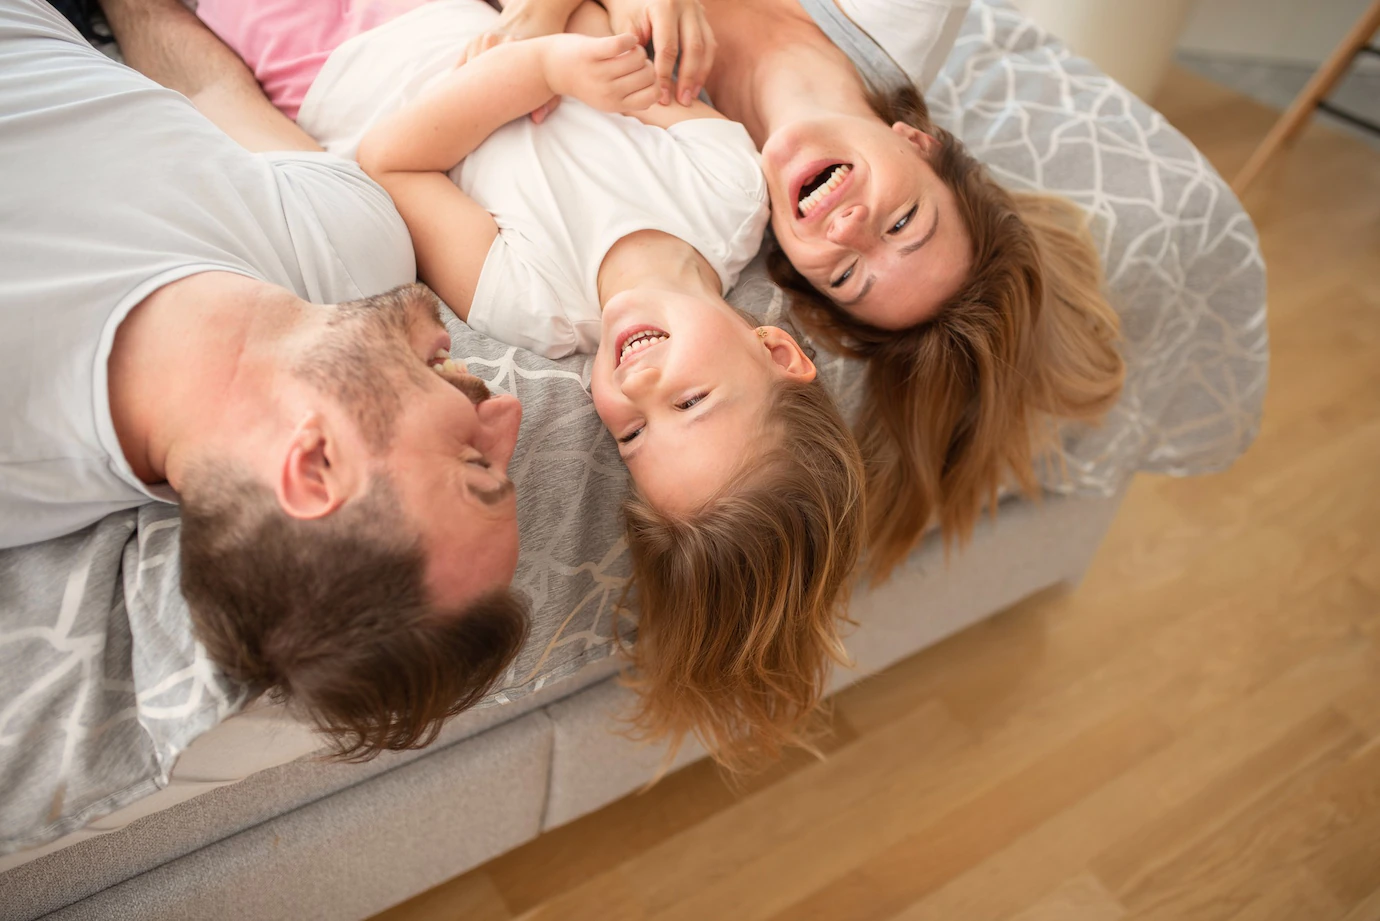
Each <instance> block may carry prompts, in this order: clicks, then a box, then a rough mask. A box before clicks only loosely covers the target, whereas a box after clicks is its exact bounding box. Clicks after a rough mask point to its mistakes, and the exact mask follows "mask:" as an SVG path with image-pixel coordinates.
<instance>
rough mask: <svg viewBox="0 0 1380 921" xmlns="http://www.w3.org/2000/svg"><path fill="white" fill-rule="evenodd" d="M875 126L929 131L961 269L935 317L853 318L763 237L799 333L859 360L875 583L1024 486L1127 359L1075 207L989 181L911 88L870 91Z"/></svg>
mask: <svg viewBox="0 0 1380 921" xmlns="http://www.w3.org/2000/svg"><path fill="white" fill-rule="evenodd" d="M873 107H874V109H876V111H877V114H878V115H879V116H880V117H881V118H882V119H883V120H884V121H886V122H887V123H888V124H891V123H894V122H897V121H903V122H906V123H907V124H910V125H913V126H914V127H916V128H919V129H920V130H921V131H924V132H926V133H927V134H930V135H931V136H933V137H934V138H936V139H937V140H938V141H939V145H938V149H937V151H936V153H935V154H934V155H933V156H932V157H931V165H932V166H933V167H934V169H935V171H936V173H937V174H938V175H939V177H940V179H941V180H942V181H943V182H944V183H945V184H946V185H947V186H949V188H951V189H953V191H954V194H955V197H956V200H957V202H958V210H959V213H960V215H961V217H962V219H963V221H964V224H965V226H966V227H967V230H968V234H969V237H970V238H971V240H972V248H973V267H972V270H971V272H970V274H969V277H968V279H967V281H966V282H965V283H964V285H963V287H962V288H961V289H960V290H959V291H958V293H957V294H955V295H954V296H953V297H952V298H950V299H949V300H948V301H947V302H946V303H945V304H944V305H943V306H942V307H941V308H940V310H939V311H938V313H937V314H936V315H935V317H934V318H933V319H931V320H928V321H926V322H924V323H921V324H918V325H916V326H914V327H911V328H910V329H905V330H900V331H895V330H884V329H879V328H877V327H874V326H871V325H869V324H866V323H863V322H861V321H859V320H857V319H856V318H854V317H852V316H850V315H849V314H848V313H846V312H845V311H844V310H843V309H842V308H840V307H839V306H837V305H836V304H834V303H833V302H832V301H830V300H829V299H828V298H826V297H824V296H823V295H821V294H820V293H819V292H818V291H817V290H816V289H815V288H814V287H813V286H811V285H810V283H809V282H808V281H806V280H805V278H804V277H803V276H801V275H800V273H799V272H797V271H796V270H795V268H794V267H793V266H792V265H791V264H790V262H789V261H788V260H787V259H786V257H785V254H784V253H783V252H781V250H780V249H779V248H776V247H773V249H772V251H771V252H770V254H769V259H768V265H769V267H770V269H771V273H772V277H773V278H774V279H775V280H776V282H777V283H778V284H779V285H781V286H782V287H784V288H786V289H787V290H788V291H789V292H790V293H791V296H792V297H791V300H792V308H793V310H794V312H795V314H796V316H797V317H799V318H800V320H801V322H802V323H803V324H804V325H805V326H806V328H807V329H808V330H809V331H810V332H811V333H812V334H813V335H814V336H816V337H817V338H818V339H820V340H822V341H823V342H824V343H825V344H826V345H827V346H828V347H830V348H831V349H832V350H833V351H836V352H838V353H840V354H844V355H849V356H852V357H855V358H860V359H862V360H864V361H866V362H867V372H866V381H865V398H864V403H863V407H862V410H861V415H860V417H859V419H858V423H857V427H856V431H857V433H858V442H859V444H860V446H861V448H862V453H863V457H864V459H865V463H866V466H867V507H868V522H867V530H868V562H867V571H868V574H869V575H870V576H871V577H872V578H873V579H874V580H881V579H884V578H886V576H887V575H889V574H890V572H891V571H892V569H893V568H894V567H895V566H896V565H897V564H898V563H899V562H900V561H901V560H903V559H904V558H905V557H906V555H907V554H908V553H909V552H910V550H911V549H912V548H913V547H914V546H915V544H916V543H917V542H918V541H919V539H920V537H921V535H922V534H923V533H924V531H925V529H926V527H927V526H928V525H929V523H930V522H931V521H932V520H935V521H937V522H938V524H939V526H940V527H941V528H942V530H943V533H944V536H945V539H946V540H948V541H957V542H959V543H960V544H961V543H963V542H965V541H966V540H967V539H968V538H969V537H970V536H971V535H972V531H973V527H974V526H975V524H976V523H977V519H978V517H979V516H980V515H981V513H982V509H983V506H984V505H988V506H991V507H993V509H995V506H996V502H997V497H998V490H999V489H1000V488H1001V487H1002V486H1003V485H1006V484H1008V483H1014V484H1015V485H1016V486H1018V487H1019V488H1021V489H1022V490H1023V491H1025V492H1026V493H1027V494H1035V493H1036V492H1037V490H1038V482H1037V480H1036V474H1035V462H1036V460H1037V459H1038V458H1039V457H1040V456H1041V455H1042V454H1043V453H1045V452H1046V451H1048V450H1050V449H1052V448H1054V447H1055V446H1056V445H1057V442H1056V440H1055V435H1056V431H1057V426H1058V424H1059V422H1060V421H1062V420H1078V421H1082V422H1095V421H1097V420H1099V419H1100V418H1101V417H1102V415H1103V414H1104V413H1106V412H1107V410H1108V409H1110V408H1111V407H1112V405H1113V404H1115V403H1116V401H1117V398H1118V396H1119V395H1120V393H1121V386H1122V381H1123V378H1124V375H1125V365H1124V362H1123V361H1122V357H1121V354H1120V352H1119V351H1118V349H1117V340H1118V331H1119V322H1118V319H1117V315H1116V313H1115V312H1114V311H1113V310H1112V308H1111V306H1110V305H1109V304H1108V303H1107V301H1106V299H1105V297H1104V296H1103V294H1102V273H1101V267H1100V262H1099V260H1098V255H1097V250H1096V249H1095V248H1094V247H1093V244H1092V240H1091V238H1090V237H1089V235H1088V232H1087V230H1086V226H1085V224H1086V221H1085V218H1084V216H1083V213H1082V212H1081V211H1080V210H1079V209H1078V208H1077V207H1076V206H1075V205H1074V204H1072V203H1071V202H1068V201H1066V200H1064V199H1062V198H1057V197H1054V196H1050V195H1037V194H1032V193H1026V192H1010V191H1008V190H1006V189H1004V188H1002V187H1001V186H1000V185H998V184H997V183H996V182H995V181H993V180H992V178H991V177H990V176H989V175H988V174H987V171H986V170H985V169H983V167H982V165H981V164H980V163H979V162H978V161H977V160H976V159H975V158H974V157H973V156H972V155H971V154H969V153H968V151H967V150H966V149H965V148H964V147H963V145H962V143H960V142H959V141H958V139H957V138H955V137H954V136H953V135H952V134H950V133H949V132H947V131H945V130H944V129H942V128H939V127H937V126H935V125H934V124H933V123H932V122H931V121H930V118H929V113H928V110H927V109H926V107H925V103H924V100H923V99H922V98H921V97H920V94H919V93H918V92H916V91H915V90H913V89H911V88H906V89H904V90H902V91H899V92H897V93H894V94H892V95H890V96H887V97H876V98H874V99H873Z"/></svg>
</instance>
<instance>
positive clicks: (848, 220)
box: [826, 204, 867, 246]
mask: <svg viewBox="0 0 1380 921" xmlns="http://www.w3.org/2000/svg"><path fill="white" fill-rule="evenodd" d="M866 229H867V206H866V205H863V204H857V205H849V206H848V207H846V208H842V209H840V210H839V212H838V213H837V214H835V215H834V216H833V217H832V218H831V219H830V221H829V229H828V230H827V231H826V236H827V237H828V238H829V241H830V242H831V243H839V244H842V245H845V246H846V245H851V244H855V243H857V242H859V238H860V237H861V235H862V232H863V231H865V230H866Z"/></svg>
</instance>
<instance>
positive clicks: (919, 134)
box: [891, 122, 939, 156]
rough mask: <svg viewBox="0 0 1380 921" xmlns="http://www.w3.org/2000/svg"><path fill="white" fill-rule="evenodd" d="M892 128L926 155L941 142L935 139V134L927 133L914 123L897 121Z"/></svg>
mask: <svg viewBox="0 0 1380 921" xmlns="http://www.w3.org/2000/svg"><path fill="white" fill-rule="evenodd" d="M891 130H892V131H895V132H896V133H897V134H899V135H900V136H901V137H903V138H905V139H906V140H907V141H910V142H911V143H912V144H914V145H915V147H916V148H917V149H918V150H919V151H920V152H921V153H922V154H925V155H926V156H929V155H930V154H931V153H933V152H934V149H935V147H936V146H938V144H939V141H937V140H935V137H934V135H932V134H926V133H925V132H923V131H921V130H920V129H919V128H917V127H915V126H914V125H907V124H906V123H905V122H896V123H895V124H893V125H892V126H891Z"/></svg>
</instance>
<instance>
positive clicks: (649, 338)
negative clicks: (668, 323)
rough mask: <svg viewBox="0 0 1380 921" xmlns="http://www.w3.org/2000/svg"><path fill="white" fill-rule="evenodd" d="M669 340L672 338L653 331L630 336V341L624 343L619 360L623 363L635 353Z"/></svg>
mask: <svg viewBox="0 0 1380 921" xmlns="http://www.w3.org/2000/svg"><path fill="white" fill-rule="evenodd" d="M669 338H670V336H668V335H666V334H665V333H658V332H653V331H651V330H647V331H646V332H641V333H637V334H635V335H632V336H629V337H628V341H627V342H624V343H623V350H622V351H621V352H619V353H618V360H619V361H620V362H621V361H622V360H623V359H624V358H627V357H628V356H629V355H631V354H632V353H633V352H640V351H642V350H643V349H645V348H647V347H649V346H652V345H655V344H656V343H658V342H661V341H662V340H664V339H669Z"/></svg>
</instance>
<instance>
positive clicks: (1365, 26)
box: [1231, 0, 1380, 195]
mask: <svg viewBox="0 0 1380 921" xmlns="http://www.w3.org/2000/svg"><path fill="white" fill-rule="evenodd" d="M1377 29H1380V0H1375V2H1374V3H1372V4H1371V6H1370V9H1368V10H1366V12H1364V13H1362V14H1361V18H1360V19H1358V20H1356V24H1355V25H1354V26H1352V27H1351V31H1350V32H1348V33H1347V36H1346V38H1344V39H1342V43H1341V44H1340V45H1338V46H1337V48H1336V50H1335V51H1333V52H1332V56H1331V57H1329V58H1328V59H1327V60H1326V61H1325V62H1323V65H1322V66H1321V67H1319V68H1318V71H1317V73H1315V74H1313V78H1312V79H1311V80H1309V81H1308V85H1307V86H1305V87H1304V88H1303V90H1302V91H1301V92H1300V93H1299V94H1298V96H1297V97H1295V99H1294V101H1293V103H1292V104H1291V105H1290V106H1289V108H1288V110H1287V111H1286V112H1285V113H1284V114H1283V115H1282V116H1280V119H1279V121H1277V122H1275V126H1274V127H1273V128H1271V129H1270V133H1269V134H1268V135H1266V136H1265V140H1263V141H1261V142H1260V146H1259V147H1257V148H1256V149H1255V153H1253V154H1251V158H1250V159H1249V160H1247V161H1246V165H1245V166H1243V167H1242V168H1241V171H1240V172H1239V173H1237V174H1236V178H1235V179H1233V180H1232V183H1231V185H1232V189H1233V190H1234V191H1235V192H1236V194H1237V195H1240V194H1241V193H1242V192H1244V191H1245V190H1246V186H1248V185H1250V184H1251V182H1252V180H1254V179H1255V178H1256V176H1258V175H1260V171H1261V170H1262V169H1264V168H1265V164H1266V163H1267V162H1269V160H1270V159H1271V158H1272V157H1273V156H1274V155H1275V154H1276V153H1278V152H1279V149H1280V148H1281V147H1283V146H1284V145H1285V144H1287V143H1289V142H1290V141H1292V140H1293V139H1294V137H1295V136H1297V135H1298V133H1299V132H1300V131H1301V130H1303V126H1304V125H1305V124H1307V123H1308V119H1309V117H1311V116H1312V114H1313V110H1314V109H1316V108H1317V107H1318V103H1319V102H1321V101H1322V100H1323V99H1324V98H1325V97H1326V96H1327V94H1328V93H1330V92H1332V88H1333V87H1335V86H1336V85H1337V82H1338V81H1339V80H1341V79H1342V77H1343V75H1345V74H1346V70H1347V67H1349V66H1350V65H1351V61H1352V59H1353V58H1355V57H1356V55H1357V54H1358V53H1360V50H1361V49H1362V48H1364V47H1365V45H1366V43H1367V42H1369V41H1370V37H1371V36H1372V35H1374V34H1375V32H1376V30H1377Z"/></svg>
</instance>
